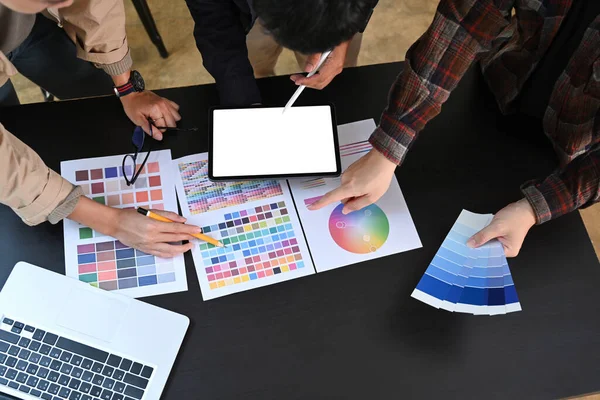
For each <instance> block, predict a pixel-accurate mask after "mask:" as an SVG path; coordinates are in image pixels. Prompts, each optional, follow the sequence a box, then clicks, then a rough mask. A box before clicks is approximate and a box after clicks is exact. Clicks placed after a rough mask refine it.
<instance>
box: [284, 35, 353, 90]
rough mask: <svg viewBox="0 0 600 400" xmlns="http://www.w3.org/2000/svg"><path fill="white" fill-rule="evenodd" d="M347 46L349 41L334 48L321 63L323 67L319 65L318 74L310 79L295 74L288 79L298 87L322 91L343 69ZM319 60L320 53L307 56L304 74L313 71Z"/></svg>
mask: <svg viewBox="0 0 600 400" xmlns="http://www.w3.org/2000/svg"><path fill="white" fill-rule="evenodd" d="M349 45H350V40H349V41H347V42H344V43H342V44H340V45H339V46H337V47H336V48H334V49H333V51H332V52H331V54H329V57H327V59H326V60H325V61H324V62H323V65H321V68H320V69H319V72H317V73H316V74H314V75H313V76H311V77H310V78H307V77H306V76H304V75H302V74H295V75H292V76H290V79H291V80H293V81H294V83H295V84H296V85H298V86H300V85H304V86H307V87H309V88H313V89H319V90H321V89H323V88H324V87H325V86H327V85H329V83H330V82H331V81H332V80H333V78H335V77H336V76H337V75H339V73H340V72H342V70H343V69H344V62H345V61H346V53H347V52H348V46H349ZM320 59H321V53H317V54H312V55H310V56H308V59H307V60H306V66H305V67H304V72H311V71H312V70H313V69H315V68H316V67H317V65H318V64H319V60H320Z"/></svg>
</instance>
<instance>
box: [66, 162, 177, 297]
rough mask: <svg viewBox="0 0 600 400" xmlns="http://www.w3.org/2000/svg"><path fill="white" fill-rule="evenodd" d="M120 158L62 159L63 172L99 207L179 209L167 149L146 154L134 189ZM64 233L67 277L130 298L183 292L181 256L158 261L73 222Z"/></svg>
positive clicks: (67, 225) (70, 222) (67, 224)
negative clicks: (115, 291)
mask: <svg viewBox="0 0 600 400" xmlns="http://www.w3.org/2000/svg"><path fill="white" fill-rule="evenodd" d="M144 156H145V155H144V154H140V155H139V156H138V157H140V158H141V159H142V160H143V158H144ZM122 160H123V156H122V155H121V156H110V157H100V158H92V159H84V160H73V161H65V162H62V163H61V173H62V176H63V177H64V178H66V179H67V180H69V181H70V182H72V183H73V184H75V185H79V186H81V188H82V189H83V192H84V194H85V195H86V196H87V197H89V198H91V199H92V200H94V201H96V202H98V203H100V204H104V205H107V206H110V207H116V208H132V209H133V208H136V207H144V208H148V209H158V210H164V209H166V210H174V211H177V199H176V195H175V187H174V183H173V177H172V166H171V161H172V160H171V152H170V150H163V151H157V152H153V153H152V154H150V157H149V159H148V162H147V163H146V165H145V166H144V168H143V169H142V171H141V173H140V175H139V177H138V179H137V181H136V182H135V184H134V185H132V186H128V185H127V183H126V182H125V179H124V178H123V171H122V167H121V165H122ZM126 172H127V171H126ZM64 235H65V260H66V274H67V276H71V277H74V278H77V279H79V280H81V281H83V282H87V283H89V284H90V285H93V286H96V287H99V288H101V289H105V290H118V291H119V292H122V293H123V294H127V295H129V296H131V297H143V296H151V295H157V294H164V293H171V292H177V291H183V290H187V279H186V275H185V264H184V261H183V256H179V257H176V258H173V259H160V258H158V257H154V256H151V255H149V254H145V253H143V252H140V251H139V250H134V249H131V248H129V247H128V246H126V245H124V244H122V243H121V242H119V241H118V240H115V239H113V238H111V237H108V236H104V235H102V234H100V233H98V232H95V231H94V230H92V229H91V228H88V227H86V226H82V225H80V224H78V223H76V222H73V221H71V220H65V221H64Z"/></svg>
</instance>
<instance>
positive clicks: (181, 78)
mask: <svg viewBox="0 0 600 400" xmlns="http://www.w3.org/2000/svg"><path fill="white" fill-rule="evenodd" d="M438 1H439V0H380V2H379V5H378V6H377V9H376V11H375V13H374V14H373V17H372V19H371V22H370V24H369V26H368V29H367V31H366V32H365V35H364V39H363V45H362V49H361V54H360V57H359V65H369V64H377V63H383V62H392V61H401V60H403V59H404V55H405V53H406V50H407V49H408V47H409V46H410V45H411V44H412V43H413V42H414V41H415V40H416V39H417V38H418V37H419V36H420V35H421V34H422V33H423V32H424V31H425V29H427V27H428V26H429V24H430V23H431V20H432V18H433V14H434V12H435V9H436V6H437V3H438ZM125 4H126V7H127V33H128V37H129V44H130V47H131V53H132V57H133V59H134V68H135V69H137V70H139V71H140V72H141V73H142V75H143V76H144V79H145V80H146V84H147V86H148V88H150V89H159V88H166V87H176V86H187V85H196V84H202V83H209V82H213V79H212V78H211V77H210V75H209V74H208V73H207V72H206V70H205V69H204V68H203V67H202V58H201V57H200V54H199V53H198V51H197V49H196V46H195V43H194V38H193V35H192V31H193V26H194V25H193V21H192V18H191V17H190V14H189V11H188V9H187V6H186V4H185V2H184V1H182V0H181V1H169V0H148V4H149V5H150V8H151V10H152V13H153V15H154V18H155V20H156V23H157V25H158V28H159V30H160V33H161V35H162V37H163V39H164V41H165V44H166V46H167V48H168V50H169V52H170V54H171V55H170V56H169V58H168V59H166V60H164V59H162V58H160V56H159V55H158V52H157V51H156V49H155V48H154V46H153V45H152V43H151V42H150V40H149V39H148V36H147V35H146V32H145V31H144V27H143V26H142V23H141V22H140V20H139V18H138V16H137V14H136V13H135V10H134V9H133V6H132V5H131V2H130V1H128V0H125ZM298 71H299V68H298V65H297V64H296V60H295V58H294V56H293V54H292V53H291V52H289V51H284V52H283V54H282V55H281V57H280V60H279V63H278V65H277V69H276V73H277V74H290V73H294V72H298ZM13 82H14V83H15V86H16V87H17V90H18V93H19V97H20V99H21V102H23V103H31V102H38V101H42V96H41V94H40V91H39V89H38V88H37V87H35V86H34V85H33V84H32V83H31V82H28V81H27V80H26V79H25V78H23V77H20V76H18V77H16V78H15V79H14V80H13ZM184 117H185V116H184ZM490 211H495V210H490ZM581 215H582V217H583V219H584V221H585V225H586V227H587V229H588V232H589V234H590V237H591V238H592V242H593V243H594V246H595V249H596V254H597V255H598V256H599V258H600V205H596V206H594V207H591V208H589V209H587V210H582V211H581ZM534 229H535V228H534ZM599 379H600V378H599ZM579 398H585V399H586V400H600V394H598V395H591V396H589V397H579Z"/></svg>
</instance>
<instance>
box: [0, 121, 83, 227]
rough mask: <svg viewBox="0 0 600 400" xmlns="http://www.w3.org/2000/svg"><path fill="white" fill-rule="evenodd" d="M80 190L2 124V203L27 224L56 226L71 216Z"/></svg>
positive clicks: (0, 140) (0, 126) (0, 197)
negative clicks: (55, 224) (48, 165)
mask: <svg viewBox="0 0 600 400" xmlns="http://www.w3.org/2000/svg"><path fill="white" fill-rule="evenodd" d="M81 195H82V193H81V188H78V187H77V188H76V187H74V186H73V185H72V184H71V183H69V182H68V181H67V180H65V179H64V178H62V177H61V176H60V175H59V174H57V173H56V172H54V171H52V170H51V169H50V168H48V167H47V166H46V164H44V162H43V161H42V159H41V158H40V156H38V155H37V153H36V152H35V151H33V150H32V149H31V148H30V147H29V146H27V145H26V144H25V143H23V142H21V141H20V140H19V139H17V138H16V137H15V136H14V135H13V134H11V133H10V132H8V131H7V130H6V129H5V128H4V126H2V124H0V203H2V204H5V205H7V206H9V207H10V208H12V209H13V210H14V212H15V213H17V215H19V217H21V219H22V220H23V221H24V222H25V223H26V224H28V225H37V224H39V223H42V222H44V221H50V222H52V223H56V222H58V221H59V220H61V219H63V218H65V217H67V216H68V215H70V214H71V212H72V211H73V209H74V208H75V205H76V204H77V201H78V200H79V197H80V196H81Z"/></svg>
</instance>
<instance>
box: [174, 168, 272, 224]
mask: <svg viewBox="0 0 600 400" xmlns="http://www.w3.org/2000/svg"><path fill="white" fill-rule="evenodd" d="M178 167H179V172H180V174H181V178H182V180H183V189H184V191H185V197H186V199H187V203H188V207H189V211H190V213H191V214H201V213H205V212H208V211H213V210H219V209H222V208H226V207H231V206H236V205H241V204H246V203H248V202H251V201H258V200H264V199H269V198H271V197H275V196H280V195H282V194H283V192H282V190H281V185H280V184H279V182H278V181H275V180H260V181H239V182H211V181H210V180H209V179H208V162H207V161H206V160H203V161H196V162H191V163H180V164H179V165H178Z"/></svg>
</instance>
